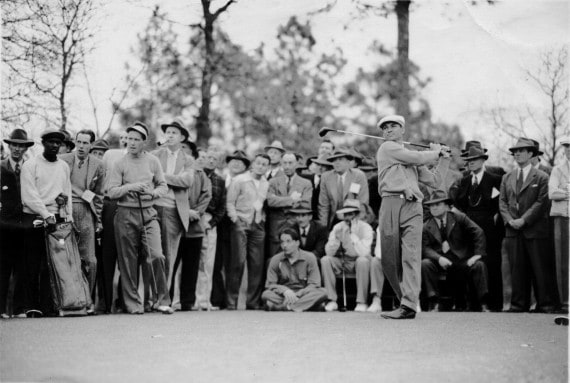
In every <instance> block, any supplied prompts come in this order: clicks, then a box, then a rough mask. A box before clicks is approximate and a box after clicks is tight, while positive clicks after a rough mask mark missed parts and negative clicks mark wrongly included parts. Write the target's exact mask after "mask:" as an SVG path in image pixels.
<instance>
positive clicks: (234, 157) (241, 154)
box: [226, 150, 251, 168]
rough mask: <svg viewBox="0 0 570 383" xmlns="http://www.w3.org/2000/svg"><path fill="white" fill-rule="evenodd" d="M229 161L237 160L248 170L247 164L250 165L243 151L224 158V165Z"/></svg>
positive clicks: (237, 151)
mask: <svg viewBox="0 0 570 383" xmlns="http://www.w3.org/2000/svg"><path fill="white" fill-rule="evenodd" d="M231 160H239V161H242V162H243V163H244V164H245V167H246V168H248V167H249V164H250V163H251V161H250V159H249V158H247V155H246V154H245V152H244V151H243V150H236V151H235V152H233V154H231V155H229V156H227V157H226V163H227V162H230V161H231Z"/></svg>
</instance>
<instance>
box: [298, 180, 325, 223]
mask: <svg viewBox="0 0 570 383" xmlns="http://www.w3.org/2000/svg"><path fill="white" fill-rule="evenodd" d="M301 177H303V178H304V179H306V180H309V181H310V182H311V185H312V186H313V193H312V195H311V209H312V210H313V219H314V220H318V219H319V193H320V192H321V182H320V177H321V175H319V183H318V184H316V185H315V174H312V173H307V174H303V175H301Z"/></svg>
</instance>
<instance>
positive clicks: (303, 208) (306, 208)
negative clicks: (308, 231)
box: [289, 201, 313, 214]
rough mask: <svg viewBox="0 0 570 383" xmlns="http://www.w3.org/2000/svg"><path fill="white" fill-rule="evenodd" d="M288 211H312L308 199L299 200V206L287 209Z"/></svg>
mask: <svg viewBox="0 0 570 383" xmlns="http://www.w3.org/2000/svg"><path fill="white" fill-rule="evenodd" d="M289 213H291V214H308V213H311V214H312V213H313V209H311V203H310V202H309V201H301V202H300V203H299V206H297V207H294V208H292V209H289Z"/></svg>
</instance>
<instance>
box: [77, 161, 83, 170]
mask: <svg viewBox="0 0 570 383" xmlns="http://www.w3.org/2000/svg"><path fill="white" fill-rule="evenodd" d="M84 163H85V160H79V163H78V164H77V167H78V168H79V169H81V167H82V166H83V164H84Z"/></svg>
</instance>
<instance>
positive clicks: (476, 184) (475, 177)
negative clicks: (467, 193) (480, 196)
mask: <svg viewBox="0 0 570 383" xmlns="http://www.w3.org/2000/svg"><path fill="white" fill-rule="evenodd" d="M477 186H479V182H477V176H476V175H473V189H476V188H477Z"/></svg>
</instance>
